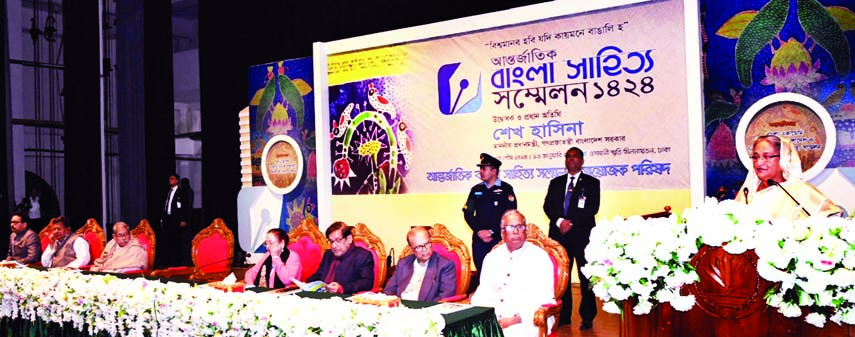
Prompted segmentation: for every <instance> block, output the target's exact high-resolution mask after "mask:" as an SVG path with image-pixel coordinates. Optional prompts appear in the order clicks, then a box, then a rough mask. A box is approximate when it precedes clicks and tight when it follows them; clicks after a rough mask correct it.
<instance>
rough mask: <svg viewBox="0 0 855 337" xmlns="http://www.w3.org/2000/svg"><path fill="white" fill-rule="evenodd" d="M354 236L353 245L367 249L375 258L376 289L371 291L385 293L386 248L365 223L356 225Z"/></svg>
mask: <svg viewBox="0 0 855 337" xmlns="http://www.w3.org/2000/svg"><path fill="white" fill-rule="evenodd" d="M352 234H353V244H354V245H356V246H358V247H362V248H365V249H367V250H368V251H370V252H371V254H372V255H373V256H374V288H372V289H371V291H373V292H381V291H383V284H384V283H386V246H384V245H383V241H381V240H380V238H379V237H377V235H375V234H374V233H372V232H371V230H369V229H368V226H365V224H363V223H358V224H356V226H354V227H353V232H352Z"/></svg>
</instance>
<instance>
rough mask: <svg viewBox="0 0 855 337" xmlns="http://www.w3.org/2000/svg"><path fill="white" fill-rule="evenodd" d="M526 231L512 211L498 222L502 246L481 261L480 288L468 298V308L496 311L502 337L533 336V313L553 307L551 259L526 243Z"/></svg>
mask: <svg viewBox="0 0 855 337" xmlns="http://www.w3.org/2000/svg"><path fill="white" fill-rule="evenodd" d="M526 229H527V228H526V220H525V216H524V215H522V213H520V212H519V211H518V210H515V209H512V210H509V211H507V212H505V214H504V215H503V216H502V219H501V232H502V239H503V240H504V243H503V244H500V245H498V246H496V248H495V249H493V250H492V251H491V252H490V253H489V254H487V256H486V257H485V258H484V271H483V272H481V284H480V285H478V289H477V290H475V293H474V294H472V300H471V304H472V305H477V306H484V307H494V308H495V309H496V317H497V318H498V319H499V325H500V326H501V327H502V330H503V332H504V335H505V336H506V337H514V336H537V333H538V329H537V327H536V326H534V313H535V311H537V309H538V308H539V307H540V306H541V305H543V304H549V303H555V299H554V298H553V296H554V295H555V292H554V291H555V290H554V289H555V283H554V282H555V281H554V277H553V271H552V268H553V267H552V259H551V258H550V257H549V254H548V253H546V251H544V250H543V249H541V248H540V247H538V246H537V245H534V244H531V243H529V242H527V241H526V238H527V237H528V232H527V231H526ZM548 323H549V324H548V325H549V326H551V325H552V323H551V322H548Z"/></svg>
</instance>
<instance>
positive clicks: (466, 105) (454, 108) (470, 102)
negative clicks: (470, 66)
mask: <svg viewBox="0 0 855 337" xmlns="http://www.w3.org/2000/svg"><path fill="white" fill-rule="evenodd" d="M458 68H460V62H457V63H449V64H445V65H443V66H441V67H439V70H437V72H436V87H437V93H438V98H439V111H440V112H441V113H442V114H443V115H460V114H467V113H472V112H476V111H478V109H480V108H481V102H482V101H483V94H482V93H481V74H480V73H478V85H477V86H476V87H475V88H472V87H471V82H470V80H469V79H468V78H466V77H465V76H464V75H461V74H460V73H458V72H457V70H458ZM461 73H462V71H461ZM455 74H457V76H455ZM461 99H465V101H464V102H461Z"/></svg>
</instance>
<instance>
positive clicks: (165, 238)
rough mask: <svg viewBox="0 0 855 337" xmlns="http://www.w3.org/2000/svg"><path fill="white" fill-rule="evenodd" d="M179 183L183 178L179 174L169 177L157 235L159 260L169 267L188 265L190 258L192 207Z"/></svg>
mask: <svg viewBox="0 0 855 337" xmlns="http://www.w3.org/2000/svg"><path fill="white" fill-rule="evenodd" d="M179 181H181V177H179V176H178V174H172V175H170V176H169V190H168V191H167V193H166V200H165V201H164V203H163V213H162V215H161V218H160V233H158V234H157V241H158V245H157V248H158V249H157V255H158V256H157V257H158V260H160V263H163V264H166V265H168V266H180V265H188V263H187V262H188V260H189V257H190V238H189V231H188V230H189V228H188V227H187V216H188V212H187V211H188V210H189V209H190V207H192V205H190V204H189V203H188V202H187V196H186V194H185V193H184V189H182V188H181V187H179V186H178V183H179ZM161 252H162V254H161Z"/></svg>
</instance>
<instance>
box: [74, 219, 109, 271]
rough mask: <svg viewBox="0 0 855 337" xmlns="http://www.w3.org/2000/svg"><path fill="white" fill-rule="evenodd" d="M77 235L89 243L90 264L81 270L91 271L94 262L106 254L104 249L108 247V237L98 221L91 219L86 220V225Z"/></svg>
mask: <svg viewBox="0 0 855 337" xmlns="http://www.w3.org/2000/svg"><path fill="white" fill-rule="evenodd" d="M75 233H77V234H79V235H81V236H83V239H84V240H86V242H88V243H89V256H90V259H89V264H87V265H85V266H81V267H80V269H89V267H91V266H92V262H94V261H95V259H97V258H98V257H100V256H101V253H102V252H104V247H105V246H107V235H106V234H105V233H104V229H103V228H101V225H99V224H98V221H96V220H95V219H91V218H90V219H89V220H86V224H85V225H83V227H81V228H80V229H78V230H77V232H75Z"/></svg>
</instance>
